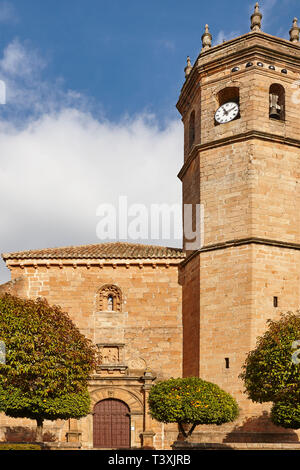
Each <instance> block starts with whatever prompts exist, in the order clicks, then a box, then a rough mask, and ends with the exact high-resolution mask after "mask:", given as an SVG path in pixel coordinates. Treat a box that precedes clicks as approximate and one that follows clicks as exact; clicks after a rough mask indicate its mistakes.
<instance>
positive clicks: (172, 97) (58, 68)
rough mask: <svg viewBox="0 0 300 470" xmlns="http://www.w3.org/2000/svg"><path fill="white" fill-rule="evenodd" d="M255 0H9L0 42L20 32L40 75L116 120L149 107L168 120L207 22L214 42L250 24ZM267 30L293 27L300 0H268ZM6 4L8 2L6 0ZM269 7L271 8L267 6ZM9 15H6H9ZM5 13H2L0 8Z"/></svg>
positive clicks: (282, 32)
mask: <svg viewBox="0 0 300 470" xmlns="http://www.w3.org/2000/svg"><path fill="white" fill-rule="evenodd" d="M254 3H255V2H254V0H252V1H249V0H247V1H245V0H230V1H228V0H227V1H226V0H222V1H221V0H214V1H211V2H203V1H199V0H186V1H182V0H148V1H145V0H127V1H125V0H87V1H83V0H26V1H24V0H11V1H5V2H0V11H1V4H2V5H4V7H5V6H6V10H7V11H8V13H7V15H6V20H5V18H4V21H2V22H1V23H0V28H1V35H0V37H1V40H0V48H1V49H2V50H3V49H4V48H5V47H6V46H7V45H8V44H9V43H10V42H11V41H13V40H14V39H16V38H18V40H19V41H20V43H22V44H26V45H27V47H30V48H32V49H33V50H35V52H36V53H37V54H39V55H40V56H41V57H42V58H43V59H44V60H45V62H46V64H45V67H44V69H43V73H42V77H43V78H46V79H47V81H49V82H50V81H53V83H55V82H56V81H57V79H58V78H60V79H62V80H63V87H64V89H66V90H67V89H72V90H75V91H77V92H79V93H81V94H83V95H85V96H86V97H88V98H90V99H91V100H92V101H93V103H94V105H95V107H96V109H97V110H98V111H100V110H101V112H102V113H103V114H104V115H105V117H107V118H108V119H110V120H118V119H119V118H120V116H122V115H124V114H126V113H128V114H129V115H131V116H132V115H133V114H134V113H140V112H141V111H143V112H145V111H146V112H151V113H155V114H156V116H157V118H158V119H160V120H161V121H164V120H165V119H168V118H170V117H171V118H174V119H175V118H178V115H177V111H176V109H175V108H174V105H175V103H176V99H177V97H178V92H179V90H180V87H181V86H182V83H183V68H184V66H185V60H186V56H187V55H188V54H189V55H190V56H191V58H192V59H193V60H195V58H196V57H197V55H198V53H199V52H200V48H201V35H202V33H203V27H204V24H205V23H208V24H209V25H210V30H211V33H212V34H213V38H214V42H215V43H216V42H217V41H218V40H220V38H221V37H223V36H224V37H225V39H227V38H230V37H232V36H234V35H237V34H244V33H246V32H248V31H249V17H250V12H252V10H253V6H254ZM260 4H261V9H262V10H263V12H264V30H265V31H266V32H269V33H271V34H274V35H282V36H284V35H287V33H288V30H289V28H290V26H291V21H292V18H293V17H294V16H295V15H297V14H300V11H299V10H300V5H299V2H298V4H297V0H277V1H276V0H264V1H263V0H262V1H261V2H260ZM2 8H3V7H2ZM264 10H265V11H264ZM4 16H5V15H4ZM0 20H1V15H0Z"/></svg>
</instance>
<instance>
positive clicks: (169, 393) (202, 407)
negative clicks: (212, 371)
mask: <svg viewBox="0 0 300 470" xmlns="http://www.w3.org/2000/svg"><path fill="white" fill-rule="evenodd" d="M149 409H150V414H151V416H152V418H154V419H156V420H157V421H160V422H162V423H177V424H178V426H179V429H180V431H181V433H182V435H183V437H184V438H185V439H187V438H188V437H189V436H191V434H192V433H193V431H194V429H195V428H196V426H198V425H200V424H218V425H219V424H223V423H227V422H230V421H234V420H235V419H236V418H237V416H238V413H239V411H238V404H237V402H236V400H235V399H234V398H233V397H232V396H231V395H230V394H229V393H227V392H225V391H224V390H222V389H221V388H220V387H219V386H218V385H216V384H213V383H211V382H207V381H205V380H202V379H200V378H198V377H187V378H178V379H173V378H172V379H169V380H165V381H161V382H157V383H156V384H155V385H154V386H153V387H152V388H151V390H150V393H149ZM186 425H191V426H190V429H189V430H188V431H187V430H186Z"/></svg>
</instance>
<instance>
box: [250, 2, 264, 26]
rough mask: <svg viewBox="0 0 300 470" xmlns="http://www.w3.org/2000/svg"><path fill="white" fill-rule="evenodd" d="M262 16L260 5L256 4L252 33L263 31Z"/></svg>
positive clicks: (252, 18)
mask: <svg viewBox="0 0 300 470" xmlns="http://www.w3.org/2000/svg"><path fill="white" fill-rule="evenodd" d="M261 20H262V14H261V12H260V11H259V4H258V2H256V4H255V7H254V13H253V15H252V16H251V31H260V29H261Z"/></svg>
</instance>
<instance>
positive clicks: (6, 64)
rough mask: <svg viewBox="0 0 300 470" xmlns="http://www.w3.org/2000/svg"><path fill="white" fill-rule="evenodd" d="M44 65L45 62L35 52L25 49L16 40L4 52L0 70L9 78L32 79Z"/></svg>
mask: <svg viewBox="0 0 300 470" xmlns="http://www.w3.org/2000/svg"><path fill="white" fill-rule="evenodd" d="M45 65H46V64H45V61H44V60H42V59H41V57H40V56H39V55H38V54H37V52H35V51H33V50H30V49H28V48H26V47H25V46H24V45H23V44H22V43H20V41H19V40H18V39H14V40H13V41H12V42H11V43H10V44H9V45H8V46H7V47H6V49H5V50H4V53H3V58H2V60H1V61H0V70H1V72H2V74H4V75H8V76H9V77H23V78H28V77H30V78H31V79H33V77H34V76H35V75H36V74H37V73H38V71H39V70H41V69H42V68H43V67H45Z"/></svg>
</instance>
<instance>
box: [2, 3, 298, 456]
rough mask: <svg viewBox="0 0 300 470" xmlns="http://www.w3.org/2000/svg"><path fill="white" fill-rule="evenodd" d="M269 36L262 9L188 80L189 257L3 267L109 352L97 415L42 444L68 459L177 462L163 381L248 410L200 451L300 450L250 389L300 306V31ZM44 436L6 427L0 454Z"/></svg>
mask: <svg viewBox="0 0 300 470" xmlns="http://www.w3.org/2000/svg"><path fill="white" fill-rule="evenodd" d="M261 22H262V13H261V12H260V10H259V5H258V4H256V5H255V9H254V13H253V14H252V16H251V29H250V32H249V33H247V34H244V35H242V36H240V37H237V38H234V39H231V40H228V41H225V42H223V43H222V44H218V45H215V46H212V36H211V34H210V32H209V27H208V25H206V26H205V31H204V34H203V35H202V50H201V51H200V53H199V56H198V57H197V59H196V61H195V62H194V64H193V65H192V63H191V61H190V59H189V58H188V61H187V66H186V67H185V82H184V84H183V87H182V89H181V92H180V96H179V100H178V103H177V109H178V111H179V112H180V114H181V116H182V121H183V125H184V158H183V166H182V168H181V170H180V171H179V174H178V177H179V178H180V180H181V182H182V203H183V205H185V204H190V205H192V206H193V207H196V206H197V205H199V204H200V205H202V207H203V209H204V212H203V214H204V236H203V243H202V245H201V247H199V248H197V249H191V247H190V245H189V244H188V243H187V240H186V239H184V241H183V249H176V248H167V247H163V246H152V245H141V244H134V243H121V242H116V243H102V244H97V245H85V246H70V247H62V248H48V249H44V250H31V251H24V252H17V253H5V254H3V255H2V257H3V260H4V261H5V263H6V265H7V267H8V268H9V270H10V272H11V281H10V282H8V283H6V284H4V285H2V286H0V294H1V293H4V292H10V293H12V294H14V295H19V296H23V297H30V298H37V297H45V298H46V299H47V300H48V302H49V303H50V304H57V305H60V306H61V307H62V308H63V310H64V311H66V312H67V313H68V314H69V316H70V318H71V319H72V320H73V321H74V323H75V324H76V325H77V326H78V327H79V329H80V331H81V332H82V333H83V334H85V336H87V337H88V338H89V339H91V340H92V341H93V342H94V344H95V345H96V346H97V348H98V365H97V369H96V370H95V373H94V374H93V375H92V376H91V378H90V383H89V390H90V396H91V401H92V406H91V410H90V413H89V415H88V416H86V417H85V418H82V419H80V420H69V421H68V422H65V421H56V422H48V421H47V422H46V424H45V433H46V434H47V436H45V438H46V437H47V438H48V439H49V440H51V439H52V440H53V441H56V442H59V443H62V445H64V446H65V448H73V447H74V448H76V446H79V445H80V446H81V448H82V449H92V448H98V449H105V448H118V449H119V448H141V447H152V448H155V449H170V446H171V444H172V443H173V442H174V441H175V440H176V438H177V435H178V429H177V426H175V425H166V424H162V423H158V422H156V421H155V420H153V419H152V418H151V417H150V415H149V410H148V404H147V398H148V394H149V391H150V389H151V386H152V385H153V384H154V383H155V382H156V381H158V380H165V379H168V378H170V377H181V376H183V377H187V376H197V377H201V378H202V379H205V380H208V381H211V382H214V383H216V384H218V385H219V386H220V387H221V388H223V389H224V390H226V391H228V392H229V393H231V394H232V395H233V396H234V397H235V398H236V399H237V401H238V404H239V407H240V416H239V418H238V419H237V420H236V421H235V422H234V423H230V424H226V425H222V426H199V427H198V428H196V431H195V434H194V437H193V439H194V440H195V441H196V442H219V443H226V442H252V443H259V442H292V441H299V436H300V433H297V432H296V431H292V430H286V429H283V428H279V427H276V426H274V425H272V423H271V422H270V420H269V417H268V411H269V408H268V406H267V405H259V404H254V403H252V402H251V401H250V400H248V399H247V396H246V395H245V394H244V387H243V383H242V381H241V380H240V378H239V375H240V373H241V368H242V365H243V363H244V360H245V357H246V354H247V353H248V352H249V351H250V350H251V349H253V348H254V347H255V344H256V340H257V337H258V336H260V335H261V334H263V332H264V331H265V328H266V321H267V319H269V318H272V319H275V318H278V316H279V314H280V312H281V311H288V310H290V311H294V310H297V309H298V308H299V305H300V283H299V275H300V233H299V230H300V220H299V218H300V211H299V204H300V187H299V177H300V159H299V156H300V155H299V147H300V137H299V136H300V120H299V98H298V95H299V93H298V90H299V77H300V42H299V31H300V30H299V27H298V23H297V19H296V18H295V19H294V21H293V24H292V27H291V30H290V32H289V35H290V39H289V40H288V39H282V38H279V37H275V36H272V35H269V34H266V33H265V32H263V31H262V30H261ZM194 214H195V211H194ZM194 222H195V221H194ZM194 225H195V223H194ZM184 233H185V230H184ZM34 426H35V423H33V422H31V421H30V420H25V419H22V420H20V419H12V418H8V417H6V416H3V415H1V416H0V440H1V441H3V440H6V439H7V440H8V439H9V437H11V436H15V437H16V436H21V437H20V438H19V440H22V441H25V440H26V433H27V435H28V433H29V432H30V429H34ZM22 433H23V434H22ZM68 446H69V447H68ZM72 446H73V447H72Z"/></svg>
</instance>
